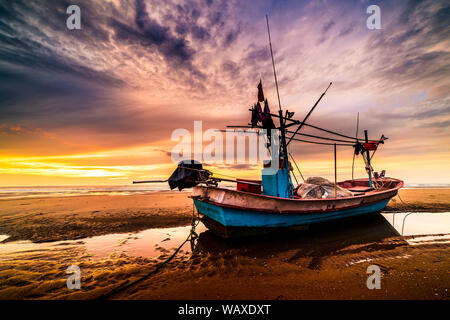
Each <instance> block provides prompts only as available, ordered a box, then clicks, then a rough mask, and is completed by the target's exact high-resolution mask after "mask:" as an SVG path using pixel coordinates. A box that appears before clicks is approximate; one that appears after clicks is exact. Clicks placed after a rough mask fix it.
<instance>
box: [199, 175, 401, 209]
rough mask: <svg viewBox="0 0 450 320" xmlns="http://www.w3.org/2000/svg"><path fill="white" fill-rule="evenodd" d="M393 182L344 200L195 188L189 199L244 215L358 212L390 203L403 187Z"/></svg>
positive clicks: (397, 181)
mask: <svg viewBox="0 0 450 320" xmlns="http://www.w3.org/2000/svg"><path fill="white" fill-rule="evenodd" d="M392 180H393V181H394V182H395V185H394V187H393V188H390V189H387V190H383V191H376V192H371V193H369V194H364V195H359V196H353V197H344V198H328V199H286V198H277V197H271V196H265V195H260V194H253V193H248V192H241V191H236V190H230V189H224V188H216V187H203V186H197V187H194V188H193V190H192V197H193V198H194V199H199V200H201V201H202V202H206V203H210V204H213V205H216V206H219V207H226V208H230V209H236V210H244V211H253V212H266V213H286V214H299V213H301V214H307V213H323V212H330V211H341V210H347V209H352V208H358V207H361V206H367V205H370V204H376V203H379V202H381V201H383V200H389V199H390V198H392V197H394V196H395V195H396V194H397V192H398V189H400V188H401V187H402V186H403V182H402V181H400V180H394V179H392Z"/></svg>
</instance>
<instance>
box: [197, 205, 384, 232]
mask: <svg viewBox="0 0 450 320" xmlns="http://www.w3.org/2000/svg"><path fill="white" fill-rule="evenodd" d="M389 200H390V199H387V200H383V201H380V202H377V203H373V204H369V205H366V206H360V207H356V208H351V209H346V210H338V211H327V212H322V213H298V214H295V213H293V214H292V213H290V214H280V213H268V212H258V211H250V210H241V209H235V208H228V207H223V206H218V205H215V204H212V203H208V202H204V201H200V200H197V199H194V204H195V207H196V209H197V212H198V213H200V214H202V215H204V222H206V223H205V224H206V225H207V227H208V228H210V229H211V230H212V231H215V232H216V233H218V234H219V235H222V236H230V233H231V232H230V231H231V230H233V229H241V231H243V230H246V229H247V230H249V231H253V232H251V233H255V232H254V231H255V230H258V229H261V231H263V232H268V231H269V232H270V229H273V230H275V229H280V228H289V227H300V226H308V225H310V224H315V223H321V222H327V221H332V220H338V219H345V218H351V217H356V216H361V215H366V214H371V213H378V212H381V211H382V210H383V209H384V208H385V207H386V205H387V204H388V202H389Z"/></svg>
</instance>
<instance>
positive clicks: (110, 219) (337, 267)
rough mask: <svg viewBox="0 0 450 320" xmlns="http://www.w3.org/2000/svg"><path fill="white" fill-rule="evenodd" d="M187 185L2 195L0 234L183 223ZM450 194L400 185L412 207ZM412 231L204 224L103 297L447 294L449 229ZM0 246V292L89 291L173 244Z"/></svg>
mask: <svg viewBox="0 0 450 320" xmlns="http://www.w3.org/2000/svg"><path fill="white" fill-rule="evenodd" d="M187 195H188V194H186V193H181V194H180V193H178V192H176V193H155V194H148V195H133V196H83V197H66V198H51V199H48V198H46V199H24V200H4V201H1V203H0V208H1V210H0V212H1V213H0V234H9V235H11V236H13V237H14V239H13V240H18V239H22V240H32V241H36V242H42V241H49V240H53V239H57V240H69V239H78V238H82V237H86V236H87V235H88V236H93V235H100V234H108V233H113V232H135V231H139V230H143V229H147V228H152V227H163V226H177V225H178V226H181V225H186V224H188V223H189V222H190V219H191V214H192V203H191V200H190V199H189V198H187ZM449 195H450V190H447V189H426V190H422V189H409V190H401V191H400V196H401V197H402V199H403V200H404V201H405V202H406V203H407V204H408V206H410V207H409V208H408V209H411V208H415V209H417V210H421V211H433V210H432V209H431V208H432V207H433V203H434V205H435V207H436V208H437V210H438V211H443V210H444V209H445V208H447V211H450V210H448V208H449V206H450V201H449V199H450V197H449ZM433 201H434V202H433ZM399 203H401V202H400V201H399ZM399 203H397V202H391V203H390V204H389V207H390V209H388V210H397V211H401V210H402V207H401V206H400V204H399ZM402 205H403V204H402ZM24 208H26V209H24ZM403 208H404V207H403ZM419 208H421V209H419ZM403 210H404V209H403ZM66 225H68V227H66ZM36 226H38V227H36ZM38 231H39V232H38ZM129 236H130V237H133V234H132V233H131V234H130V235H129ZM412 238H417V239H419V238H418V237H414V236H407V237H403V236H401V235H400V234H399V233H398V232H397V231H396V230H395V229H394V228H393V227H392V226H391V224H389V222H388V221H387V220H386V219H385V218H383V217H382V216H380V215H376V216H373V217H367V218H363V219H359V220H355V221H352V222H351V223H336V222H335V223H330V224H325V225H320V226H316V227H312V228H310V229H309V230H308V231H304V232H287V233H283V234H274V235H272V236H271V237H269V238H268V237H264V238H254V239H251V240H248V239H247V240H234V241H224V240H222V239H220V238H217V237H215V236H214V235H212V234H211V232H209V231H205V232H203V233H201V234H200V238H199V240H198V243H197V246H196V248H195V250H194V252H193V253H192V254H191V253H188V252H185V251H183V252H181V253H180V254H179V255H177V257H176V258H175V260H173V261H171V262H170V263H169V264H168V265H167V266H166V267H164V268H163V269H162V270H161V271H160V272H158V273H157V274H155V275H154V276H152V277H150V278H149V279H147V280H145V281H143V282H141V283H139V284H137V285H135V286H133V287H132V288H130V289H127V290H125V291H123V292H119V293H117V294H115V295H113V296H111V297H109V298H110V299H448V298H449V297H450V295H449V292H448V290H450V277H449V275H450V273H449V270H450V244H449V242H450V235H449V236H448V237H447V238H445V237H444V240H447V241H443V240H442V239H441V240H439V241H430V242H427V241H424V242H423V243H420V244H419V245H411V244H410V243H409V242H408V241H409V240H410V239H412ZM8 240H9V241H11V238H8V239H6V241H8ZM79 241H85V240H79ZM43 244H45V243H43ZM151 245H153V244H150V243H149V246H151ZM187 245H188V244H187ZM187 245H186V246H187ZM0 246H1V244H0ZM183 249H186V248H183ZM1 250H2V249H1V247H0V299H94V298H97V297H100V296H102V295H103V294H106V293H108V292H110V291H111V290H113V289H114V288H117V287H118V286H120V285H121V284H123V283H125V282H126V281H133V280H134V279H138V278H139V277H142V276H144V275H146V274H148V273H149V272H151V271H152V270H153V269H154V268H155V267H156V266H157V265H158V264H159V263H160V262H161V261H163V260H164V259H166V258H167V257H168V256H169V254H170V252H172V251H167V250H161V255H160V256H159V257H155V258H145V257H137V256H129V255H126V254H123V253H117V254H112V255H110V256H108V257H101V258H99V257H95V256H93V255H92V254H91V253H89V252H88V251H86V250H85V248H84V247H83V246H80V245H75V244H69V243H66V244H64V243H62V244H61V245H59V246H57V247H56V248H52V249H51V250H37V249H36V250H24V251H22V252H20V253H5V252H2V251H1ZM71 264H75V265H78V266H79V267H80V268H81V270H82V279H81V285H82V288H81V290H68V289H67V287H66V279H67V277H68V275H67V274H66V273H65V270H66V268H67V267H68V266H69V265H71ZM371 264H376V265H378V266H380V268H381V271H382V280H381V289H380V290H376V289H375V290H369V289H368V288H367V286H366V281H367V277H368V276H369V275H368V274H367V272H366V270H367V267H368V266H369V265H371Z"/></svg>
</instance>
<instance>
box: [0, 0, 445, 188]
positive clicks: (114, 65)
mask: <svg viewBox="0 0 450 320" xmlns="http://www.w3.org/2000/svg"><path fill="white" fill-rule="evenodd" d="M71 4H72V3H71V2H69V1H64V0H43V1H42V0H18V1H6V0H4V1H1V0H0V17H1V19H0V77H1V78H2V83H1V85H0V149H1V150H2V155H1V156H2V157H3V158H4V159H6V160H5V161H6V162H4V163H5V164H4V165H5V166H6V165H8V166H10V167H8V168H9V169H8V170H13V169H12V168H13V167H14V163H15V162H14V161H15V160H8V159H16V158H15V157H16V156H20V157H22V158H23V157H25V158H26V157H32V158H33V159H34V160H33V161H37V160H35V159H36V158H35V157H40V156H41V157H45V156H52V157H57V156H61V157H63V158H62V159H64V161H66V159H68V158H67V157H68V156H72V155H76V156H77V157H78V156H83V157H82V159H83V160H82V162H80V161H81V160H79V159H81V158H76V159H77V160H74V159H75V158H70V159H71V160H70V161H72V162H71V164H66V165H67V166H71V165H73V166H77V167H82V166H90V165H91V164H95V165H96V166H98V165H101V162H100V161H103V163H108V166H114V164H116V165H117V166H119V167H120V168H121V169H117V170H116V169H114V170H116V171H114V177H116V174H117V172H119V171H120V170H122V169H123V168H124V166H126V163H127V161H128V162H129V163H130V164H131V163H134V164H135V163H139V165H143V162H142V161H144V160H143V159H146V160H145V161H147V162H148V164H149V165H152V166H154V167H152V168H160V169H161V168H166V169H167V170H169V169H170V165H171V164H170V163H168V159H167V155H166V152H168V151H170V150H171V147H172V146H173V145H174V142H172V141H171V140H170V137H171V133H172V131H173V130H174V129H176V128H186V129H189V130H192V126H193V121H194V120H204V128H203V129H204V130H206V129H208V128H223V127H224V126H225V125H227V124H235V125H239V124H242V125H246V124H247V123H248V118H249V114H248V107H249V106H250V105H251V104H252V103H254V102H255V99H256V85H257V83H258V81H259V79H262V82H263V86H264V93H265V95H266V97H268V99H269V104H270V106H271V107H272V108H274V109H275V108H277V99H276V91H275V86H274V81H273V70H272V65H271V58H270V51H269V48H268V41H267V30H266V21H265V14H266V13H268V14H269V15H270V27H271V35H272V42H273V51H274V58H275V62H276V68H277V76H278V84H279V87H280V96H281V103H282V105H283V107H285V108H287V109H289V110H290V111H295V112H296V115H295V117H297V118H302V117H304V115H306V113H307V112H308V110H309V108H310V107H311V106H312V105H313V104H314V102H315V101H316V100H317V98H318V97H319V96H320V94H321V93H322V92H323V90H324V89H325V88H326V86H327V85H328V83H329V82H331V81H332V82H333V85H332V87H331V88H330V90H329V91H328V93H327V95H326V96H325V97H324V98H323V100H322V101H321V103H320V105H319V106H318V107H317V109H316V110H315V111H314V113H313V114H312V116H311V118H310V122H311V123H314V124H316V125H320V126H326V127H329V128H330V129H333V130H336V131H341V132H343V133H345V134H348V135H354V133H355V132H354V131H355V124H356V123H355V122H356V113H357V112H360V119H361V121H360V128H362V129H367V130H369V134H370V135H371V136H374V137H379V136H380V135H381V134H382V133H383V134H385V135H387V136H388V137H389V138H390V140H388V142H387V143H386V145H385V146H383V148H382V149H383V150H382V151H380V152H379V154H380V155H379V156H380V157H385V158H384V159H394V158H395V159H397V158H401V159H402V161H409V163H410V167H411V169H408V170H410V171H406V170H407V169H405V168H406V167H407V165H404V166H402V167H400V166H398V167H396V169H395V170H397V171H395V172H394V173H396V174H398V175H409V174H410V172H415V171H417V170H419V168H420V165H422V164H423V163H427V161H428V162H432V161H433V159H438V158H439V159H442V158H443V157H448V155H449V153H450V150H449V148H448V147H445V146H447V145H448V143H449V142H450V141H449V137H450V136H449V133H450V132H449V121H450V108H449V101H450V97H449V92H450V81H449V80H450V79H449V75H450V38H449V37H448V35H449V34H450V24H449V23H448V21H449V18H450V6H449V5H448V2H447V1H432V0H429V1H425V0H424V1H405V0H399V1H357V0H349V1H337V0H336V1H281V2H280V1H271V0H270V1H263V2H258V3H255V2H250V1H238V0H231V1H226V0H220V1H212V0H211V1H209V0H185V1H180V0H168V1H163V0H105V1H90V0H80V1H77V3H76V4H77V5H78V6H79V7H80V8H81V30H69V29H67V28H66V19H67V17H68V15H67V13H66V8H67V7H68V6H69V5H71ZM371 4H377V5H379V6H380V8H381V24H382V28H381V30H369V29H367V27H366V19H367V17H368V14H367V13H366V9H367V7H368V6H369V5H371ZM302 130H303V129H302ZM304 132H305V133H314V132H313V131H311V130H310V129H307V130H305V131H304ZM360 134H361V133H360ZM141 148H150V149H151V150H152V151H151V153H147V151H143V150H147V149H141ZM129 150H133V152H134V156H133V157H126V156H123V155H124V154H128V155H129V154H130V151H129ZM161 150H163V152H162V151H161ZM292 152H293V153H294V154H295V155H296V156H297V157H298V158H299V160H300V161H301V162H302V165H304V166H305V168H307V169H308V170H310V171H311V172H313V173H314V172H315V173H316V174H319V173H320V174H322V173H324V172H326V170H328V169H327V164H326V161H328V160H329V158H330V150H329V148H327V147H326V146H310V145H306V144H302V143H298V144H296V145H295V148H293V149H292ZM342 152H344V151H342ZM87 154H89V155H91V156H90V157H85V156H84V155H87ZM101 154H104V155H108V156H105V157H103V156H102V157H100V156H99V155H101ZM150 154H151V155H150ZM407 154H410V155H413V159H409V158H408V156H407ZM144 155H145V156H144ZM377 155H378V154H377ZM342 156H343V157H346V158H345V159H347V158H348V159H350V158H351V151H350V150H347V151H346V153H345V154H344V153H342ZM22 158H21V159H22ZM131 158H133V159H131ZM52 159H53V160H46V161H57V160H54V159H56V158H52ZM99 159H101V160H99ZM136 159H138V160H136ZM0 160H1V159H0ZM30 161H31V160H30ZM58 161H60V160H58ZM61 161H63V160H61ZM136 161H137V162H136ZM435 161H437V160H435ZM75 162H76V163H75ZM20 163H22V164H23V163H24V162H20ZM396 163H399V162H398V161H397V162H396ZM406 163H408V162H406ZM381 164H384V162H382V163H381ZM60 165H62V164H61V163H59V162H58V164H57V165H56V164H55V168H56V167H58V168H59V166H60ZM165 165H167V167H165ZM438 166H439V164H438V163H437V162H436V163H435V164H434V167H438ZM394 167H395V165H394ZM139 168H140V169H136V170H140V171H139V175H141V174H143V173H144V172H143V171H144V169H143V167H139ZM217 168H221V169H224V170H231V168H229V167H227V166H222V167H220V166H218V167H217ZM166 169H164V170H166ZM242 169H243V170H244V171H245V170H248V172H250V171H251V170H253V172H257V171H258V170H259V169H257V168H256V167H253V166H244V167H242ZM5 170H6V169H5ZM14 170H15V169H14ZM30 170H32V171H33V172H37V171H36V170H38V169H36V168H35V167H33V168H32V169H30ZM49 170H50V169H49ZM55 170H56V169H55ZM58 170H59V169H58ZM77 170H78V169H77ZM105 170H113V169H111V168H109V169H107V168H105ZM154 170H156V169H154ZM161 170H162V169H161ZM315 170H316V171H315ZM447 171H448V168H447ZM2 172H6V171H2ZM10 172H16V171H10ZM24 172H25V171H24ZM45 172H46V173H45V174H43V176H44V177H45V176H46V175H47V173H48V172H49V171H45ZM57 172H60V171H57ZM125 172H126V173H125ZM133 172H134V171H133V170H132V169H130V167H127V169H124V171H123V173H122V174H123V176H126V175H127V174H133ZM154 172H155V171H154ZM154 172H152V173H154ZM5 174H6V173H5ZM11 176H13V177H14V175H13V174H11ZM11 176H9V177H11ZM411 176H412V174H411ZM0 178H1V177H0ZM449 178H450V177H448V176H444V175H442V174H438V173H430V176H429V177H425V179H428V180H429V182H433V181H442V180H445V179H447V180H448V179H449ZM8 179H9V178H8ZM99 179H100V178H99ZM415 179H416V180H417V179H419V178H415ZM18 181H19V180H18ZM20 181H22V180H20ZM99 181H100V180H97V183H98V182H99ZM2 183H3V181H0V184H2Z"/></svg>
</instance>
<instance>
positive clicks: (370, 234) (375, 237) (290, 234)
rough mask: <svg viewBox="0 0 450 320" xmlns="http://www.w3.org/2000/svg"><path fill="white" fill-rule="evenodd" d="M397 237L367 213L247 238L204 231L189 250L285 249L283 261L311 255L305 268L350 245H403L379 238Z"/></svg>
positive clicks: (258, 252)
mask: <svg viewBox="0 0 450 320" xmlns="http://www.w3.org/2000/svg"><path fill="white" fill-rule="evenodd" d="M398 236H400V234H399V233H398V232H397V231H396V230H395V229H394V228H393V227H392V226H391V224H390V223H389V222H388V221H387V220H386V219H385V218H384V217H383V216H382V215H371V216H366V217H359V218H357V219H355V218H353V219H351V220H342V221H333V222H330V223H321V224H317V225H312V226H310V227H309V229H308V230H302V231H297V230H284V231H282V232H274V233H270V234H266V235H261V236H252V237H248V238H236V239H223V238H220V237H218V236H216V235H215V234H214V233H212V232H211V231H210V230H206V231H204V232H202V233H201V234H200V235H199V238H198V241H197V244H196V246H195V249H194V252H193V253H194V254H195V253H205V252H206V253H210V254H213V255H216V254H220V253H225V252H231V251H232V252H233V254H235V255H243V256H249V257H255V258H268V257H271V256H274V255H277V256H280V254H281V255H282V253H283V252H286V253H287V252H289V254H288V255H287V257H286V260H287V261H295V260H296V259H299V258H301V257H310V258H311V257H312V260H311V262H310V264H309V266H308V267H309V268H311V269H316V268H320V264H321V261H322V258H323V257H326V256H331V255H335V254H336V253H337V252H338V251H340V250H342V249H344V248H347V247H350V246H353V245H357V247H358V248H361V249H357V250H364V251H367V252H370V251H376V250H391V249H395V248H396V247H398V246H403V245H405V244H406V243H405V242H403V241H395V242H392V243H390V242H383V239H387V238H392V237H398Z"/></svg>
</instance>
